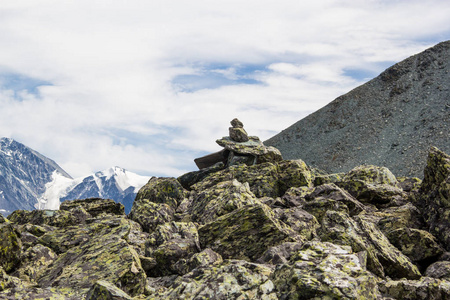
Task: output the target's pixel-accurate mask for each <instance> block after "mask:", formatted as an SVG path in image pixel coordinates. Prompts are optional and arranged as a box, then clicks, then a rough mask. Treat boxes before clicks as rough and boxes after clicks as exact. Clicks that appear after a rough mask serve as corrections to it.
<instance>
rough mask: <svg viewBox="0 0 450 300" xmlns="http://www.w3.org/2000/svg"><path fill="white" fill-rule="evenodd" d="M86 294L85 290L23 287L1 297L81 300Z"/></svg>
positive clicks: (35, 299) (37, 299)
mask: <svg viewBox="0 0 450 300" xmlns="http://www.w3.org/2000/svg"><path fill="white" fill-rule="evenodd" d="M85 294H86V290H84V289H82V290H80V289H71V288H62V289H60V288H55V287H49V288H39V287H36V286H30V287H27V286H22V287H14V288H11V289H8V290H5V291H4V292H3V293H1V295H0V296H1V299H2V300H43V299H45V300H47V299H50V300H80V299H83V297H84V295H85Z"/></svg>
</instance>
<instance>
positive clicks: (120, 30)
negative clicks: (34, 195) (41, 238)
mask: <svg viewBox="0 0 450 300" xmlns="http://www.w3.org/2000/svg"><path fill="white" fill-rule="evenodd" d="M449 16H450V1H448V0H429V1H423V0H422V1H416V0H407V1H401V0H399V1H396V0H390V1H372V0H364V1H359V0H352V1H329V0H320V1H318V0H313V1H309V0H303V1H297V0H276V1H267V0H258V1H254V0H245V1H243V0H239V1H234V0H233V1H231V0H221V1H216V0H190V1H181V0H152V1H147V0H145V1H144V0H127V1H125V0H121V1H119V0H108V1H99V0H97V1H96V0H74V1H71V0H66V1H60V0H23V1H22V0H4V1H1V2H0V137H10V138H13V139H15V140H17V141H19V142H21V143H23V144H25V145H27V146H29V147H31V148H33V149H34V150H36V151H38V152H40V153H41V154H43V155H45V156H47V157H49V158H51V159H53V160H54V161H55V162H57V163H58V164H59V165H60V166H61V167H62V168H63V169H64V170H65V171H67V172H68V173H69V174H71V175H72V176H73V177H80V176H86V175H89V174H91V173H93V172H96V171H101V170H105V169H108V168H110V167H112V166H120V167H122V168H125V169H127V170H129V171H132V172H135V173H138V174H140V175H146V176H175V177H176V176H179V175H181V174H183V173H185V172H188V171H193V170H196V169H197V168H196V166H195V164H194V162H193V160H194V159H195V158H197V157H200V156H203V155H205V154H208V153H211V152H216V151H219V150H221V148H220V146H218V145H217V144H216V143H215V140H216V139H218V138H221V137H223V136H227V135H228V127H230V121H231V120H232V119H233V118H236V117H237V118H239V119H240V120H241V121H242V122H243V123H244V127H245V129H246V131H247V132H248V134H249V135H256V136H259V137H260V138H261V140H263V141H264V140H267V139H268V138H270V137H272V136H274V135H275V134H277V133H278V132H280V131H281V130H283V129H285V128H287V127H289V126H290V125H292V124H293V123H295V122H296V121H298V120H300V119H302V118H304V117H306V116H307V115H309V114H311V113H313V112H314V111H316V110H317V109H319V108H321V107H323V106H325V105H326V104H328V103H329V102H331V101H332V100H334V99H335V98H337V97H338V96H340V95H342V94H345V93H347V92H349V91H350V90H351V89H353V88H355V87H357V86H359V85H361V84H363V83H365V82H367V81H368V80H370V79H372V78H374V77H376V76H377V75H378V74H380V73H381V72H382V71H383V70H385V69H386V68H387V67H389V66H391V65H393V64H395V63H396V62H399V61H401V60H403V59H405V58H407V57H409V56H411V55H413V54H416V53H419V52H421V51H423V50H425V49H426V48H428V47H431V46H433V45H435V44H437V43H439V42H441V41H445V40H449V39H450V20H449ZM318 151H320V149H318Z"/></svg>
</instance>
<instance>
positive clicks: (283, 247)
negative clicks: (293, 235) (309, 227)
mask: <svg viewBox="0 0 450 300" xmlns="http://www.w3.org/2000/svg"><path fill="white" fill-rule="evenodd" d="M302 248H303V243H299V242H286V243H282V244H280V245H277V246H273V247H270V248H269V249H267V250H266V251H265V252H264V253H263V254H262V255H261V257H260V258H258V259H257V260H256V262H257V263H261V264H271V265H283V264H288V262H289V259H290V258H291V256H292V255H293V254H295V253H297V252H298V251H299V250H301V249H302Z"/></svg>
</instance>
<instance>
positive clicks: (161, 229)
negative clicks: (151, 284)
mask: <svg viewBox="0 0 450 300" xmlns="http://www.w3.org/2000/svg"><path fill="white" fill-rule="evenodd" d="M199 251H200V246H199V241H198V233H197V227H196V226H195V224H194V223H184V222H171V223H165V224H163V225H159V226H158V227H157V228H156V229H155V231H154V232H153V233H152V234H150V236H149V238H148V240H147V243H146V250H145V256H146V257H151V258H153V259H154V263H153V264H152V267H151V268H146V272H147V274H148V275H149V276H152V277H158V276H167V275H171V274H177V273H179V268H177V266H175V265H176V263H177V262H179V261H180V260H181V259H187V258H190V257H191V256H192V255H194V254H195V253H197V252H199Z"/></svg>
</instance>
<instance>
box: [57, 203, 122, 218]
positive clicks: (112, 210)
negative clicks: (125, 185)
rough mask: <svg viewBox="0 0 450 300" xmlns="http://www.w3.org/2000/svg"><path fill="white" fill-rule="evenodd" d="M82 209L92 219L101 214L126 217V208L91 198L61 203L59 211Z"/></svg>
mask: <svg viewBox="0 0 450 300" xmlns="http://www.w3.org/2000/svg"><path fill="white" fill-rule="evenodd" d="M78 208H82V209H84V210H85V211H86V212H87V213H89V214H90V215H91V216H92V217H97V216H98V215H100V214H114V215H125V207H124V206H123V204H121V203H116V202H115V201H114V200H111V199H100V198H90V199H82V200H67V201H64V202H62V203H61V205H60V207H59V209H60V210H67V211H74V210H75V209H78Z"/></svg>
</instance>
